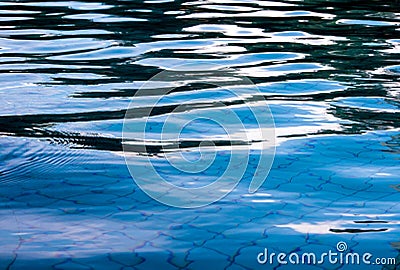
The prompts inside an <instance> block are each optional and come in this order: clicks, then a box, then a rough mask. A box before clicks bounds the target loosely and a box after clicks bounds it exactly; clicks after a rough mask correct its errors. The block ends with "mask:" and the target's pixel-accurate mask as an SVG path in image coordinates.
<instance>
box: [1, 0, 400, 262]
mask: <svg viewBox="0 0 400 270" xmlns="http://www.w3.org/2000/svg"><path fill="white" fill-rule="evenodd" d="M399 34H400V3H399V2H398V1H351V3H350V2H348V1H316V0H315V1H311V0H310V1H283V2H276V1H251V0H214V1H213V0H210V1H192V2H185V1H175V2H173V1H168V0H160V1H154V0H150V1H144V2H142V1H103V2H92V1H90V2H89V1H88V2H78V1H69V2H68V1H42V2H35V1H4V2H0V82H1V84H0V95H1V101H2V106H1V107H0V145H1V147H0V166H1V167H0V179H1V180H0V207H1V208H0V215H1V218H0V236H1V238H0V239H1V248H0V266H1V267H2V269H131V268H129V267H133V268H138V269H176V268H180V269H186V268H190V269H206V268H205V267H209V266H210V265H212V266H213V267H212V268H213V269H254V268H265V269H266V268H268V267H272V265H259V264H258V263H257V260H256V256H257V254H258V253H259V252H261V251H262V250H263V249H264V247H268V249H270V250H274V252H293V251H296V252H310V251H314V252H324V251H326V250H329V249H332V250H335V247H336V243H337V242H339V241H345V242H346V243H347V245H348V247H349V250H352V251H355V252H359V253H362V252H370V253H372V254H373V255H374V257H396V256H397V257H398V256H399V255H398V254H399V253H398V250H399V247H400V244H399V241H400V237H399V211H400V203H399V199H400V193H399V190H400V183H399V179H398V175H399V173H400V166H399V165H400V163H399V157H400V156H399V153H400V133H399V127H400V114H399V112H400V102H399V93H400V84H399V78H400V77H399V76H400V63H399V54H400V38H399ZM200 60H201V61H203V62H210V63H211V62H212V63H216V64H218V65H219V66H220V67H229V68H234V69H235V70H236V72H237V74H238V75H242V76H247V77H248V78H250V79H251V80H252V81H253V82H254V83H255V84H256V85H257V86H258V87H259V89H260V91H261V92H262V93H263V96H264V98H265V99H266V100H267V101H268V103H269V106H270V108H271V111H272V113H273V116H274V119H275V125H276V134H277V153H276V157H275V161H274V164H273V166H272V170H271V172H270V176H269V177H268V179H267V181H266V182H265V183H264V185H263V186H262V187H261V188H260V189H259V191H258V192H257V193H255V194H248V193H247V187H248V182H246V181H244V183H243V184H242V183H241V184H239V186H238V187H237V188H236V189H235V191H234V192H232V193H231V194H230V195H228V196H227V197H226V198H224V199H223V200H222V201H220V202H217V203H214V204H212V205H210V206H207V207H204V208H199V209H193V210H182V209H178V208H169V207H167V206H164V205H162V204H159V203H157V202H156V201H154V200H152V199H151V198H149V197H148V196H146V195H145V194H144V193H143V192H142V191H140V189H138V187H137V186H136V185H135V183H134V182H133V181H132V178H131V176H130V174H129V172H128V170H127V168H126V165H125V161H124V158H123V155H122V146H121V141H122V138H121V136H122V135H121V131H122V123H123V118H124V116H125V113H126V109H127V107H128V105H129V103H130V101H131V98H132V96H133V95H135V93H136V92H137V91H138V89H139V88H140V87H141V86H142V85H143V83H144V82H146V81H147V80H148V79H150V78H151V77H152V76H154V75H155V74H157V73H158V72H160V71H163V70H174V69H175V68H176V66H177V65H182V64H189V65H193V64H196V63H197V62H198V61H200ZM208 80H210V78H208V77H207V74H206V73H205V75H204V83H193V82H190V81H182V82H180V85H179V88H177V89H176V90H175V91H174V92H173V93H170V94H169V95H170V97H168V100H167V101H166V104H165V105H164V106H161V107H160V108H158V111H157V113H156V114H155V117H156V119H158V118H157V117H159V118H160V119H162V117H166V116H168V115H169V114H171V113H172V111H173V108H174V107H173V106H175V105H176V104H180V103H182V102H189V104H190V102H191V100H193V107H195V100H194V99H195V97H197V96H201V97H202V98H203V101H205V102H206V104H214V103H215V102H216V101H223V100H224V97H223V96H219V95H218V93H215V92H214V90H213V89H209V88H208V86H207V85H206V84H205V83H207V81H208ZM232 84H233V85H234V82H232ZM160 87H161V86H159V85H158V86H155V88H156V89H157V88H160ZM161 88H162V87H161ZM150 90H151V89H150ZM150 90H149V93H148V95H149V98H150V97H151V96H154V95H157V94H158V93H159V92H157V91H150ZM146 100H147V97H146V96H144V97H142V99H141V101H140V102H141V103H138V104H137V107H138V108H139V109H140V108H141V106H143V107H145V106H146V104H147V103H146V102H147V101H146ZM171 106H172V107H171ZM192 132H193V133H201V134H202V135H203V136H204V137H205V138H208V139H212V138H214V137H215V136H216V135H217V134H216V131H215V130H212V129H205V128H204V127H202V126H201V125H197V126H196V127H194V129H193V131H192ZM185 147H187V148H190V147H191V145H190V144H188V145H186V146H185ZM156 149H157V147H156ZM155 158H156V157H155ZM157 158H160V157H157ZM167 174H168V168H167ZM186 180H187V181H190V180H191V179H185V181H186ZM397 264H399V261H398V260H397ZM273 266H274V267H277V268H279V269H280V268H281V267H282V268H290V267H288V266H287V265H286V266H284V265H283V266H282V265H281V266H278V264H277V263H274V264H273ZM292 267H295V266H292ZM303 267H305V266H303ZM340 267H341V266H340V265H339V264H336V265H329V264H327V265H324V266H322V265H318V266H308V267H307V268H329V269H337V268H340ZM354 267H355V266H354V265H350V266H349V265H345V266H343V268H345V269H353V268H354ZM370 267H371V268H377V269H381V268H382V266H380V265H379V266H378V265H371V266H370ZM390 267H392V266H390ZM390 267H389V268H388V269H391V268H390ZM392 268H393V267H392ZM210 269H211V268H210Z"/></svg>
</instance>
